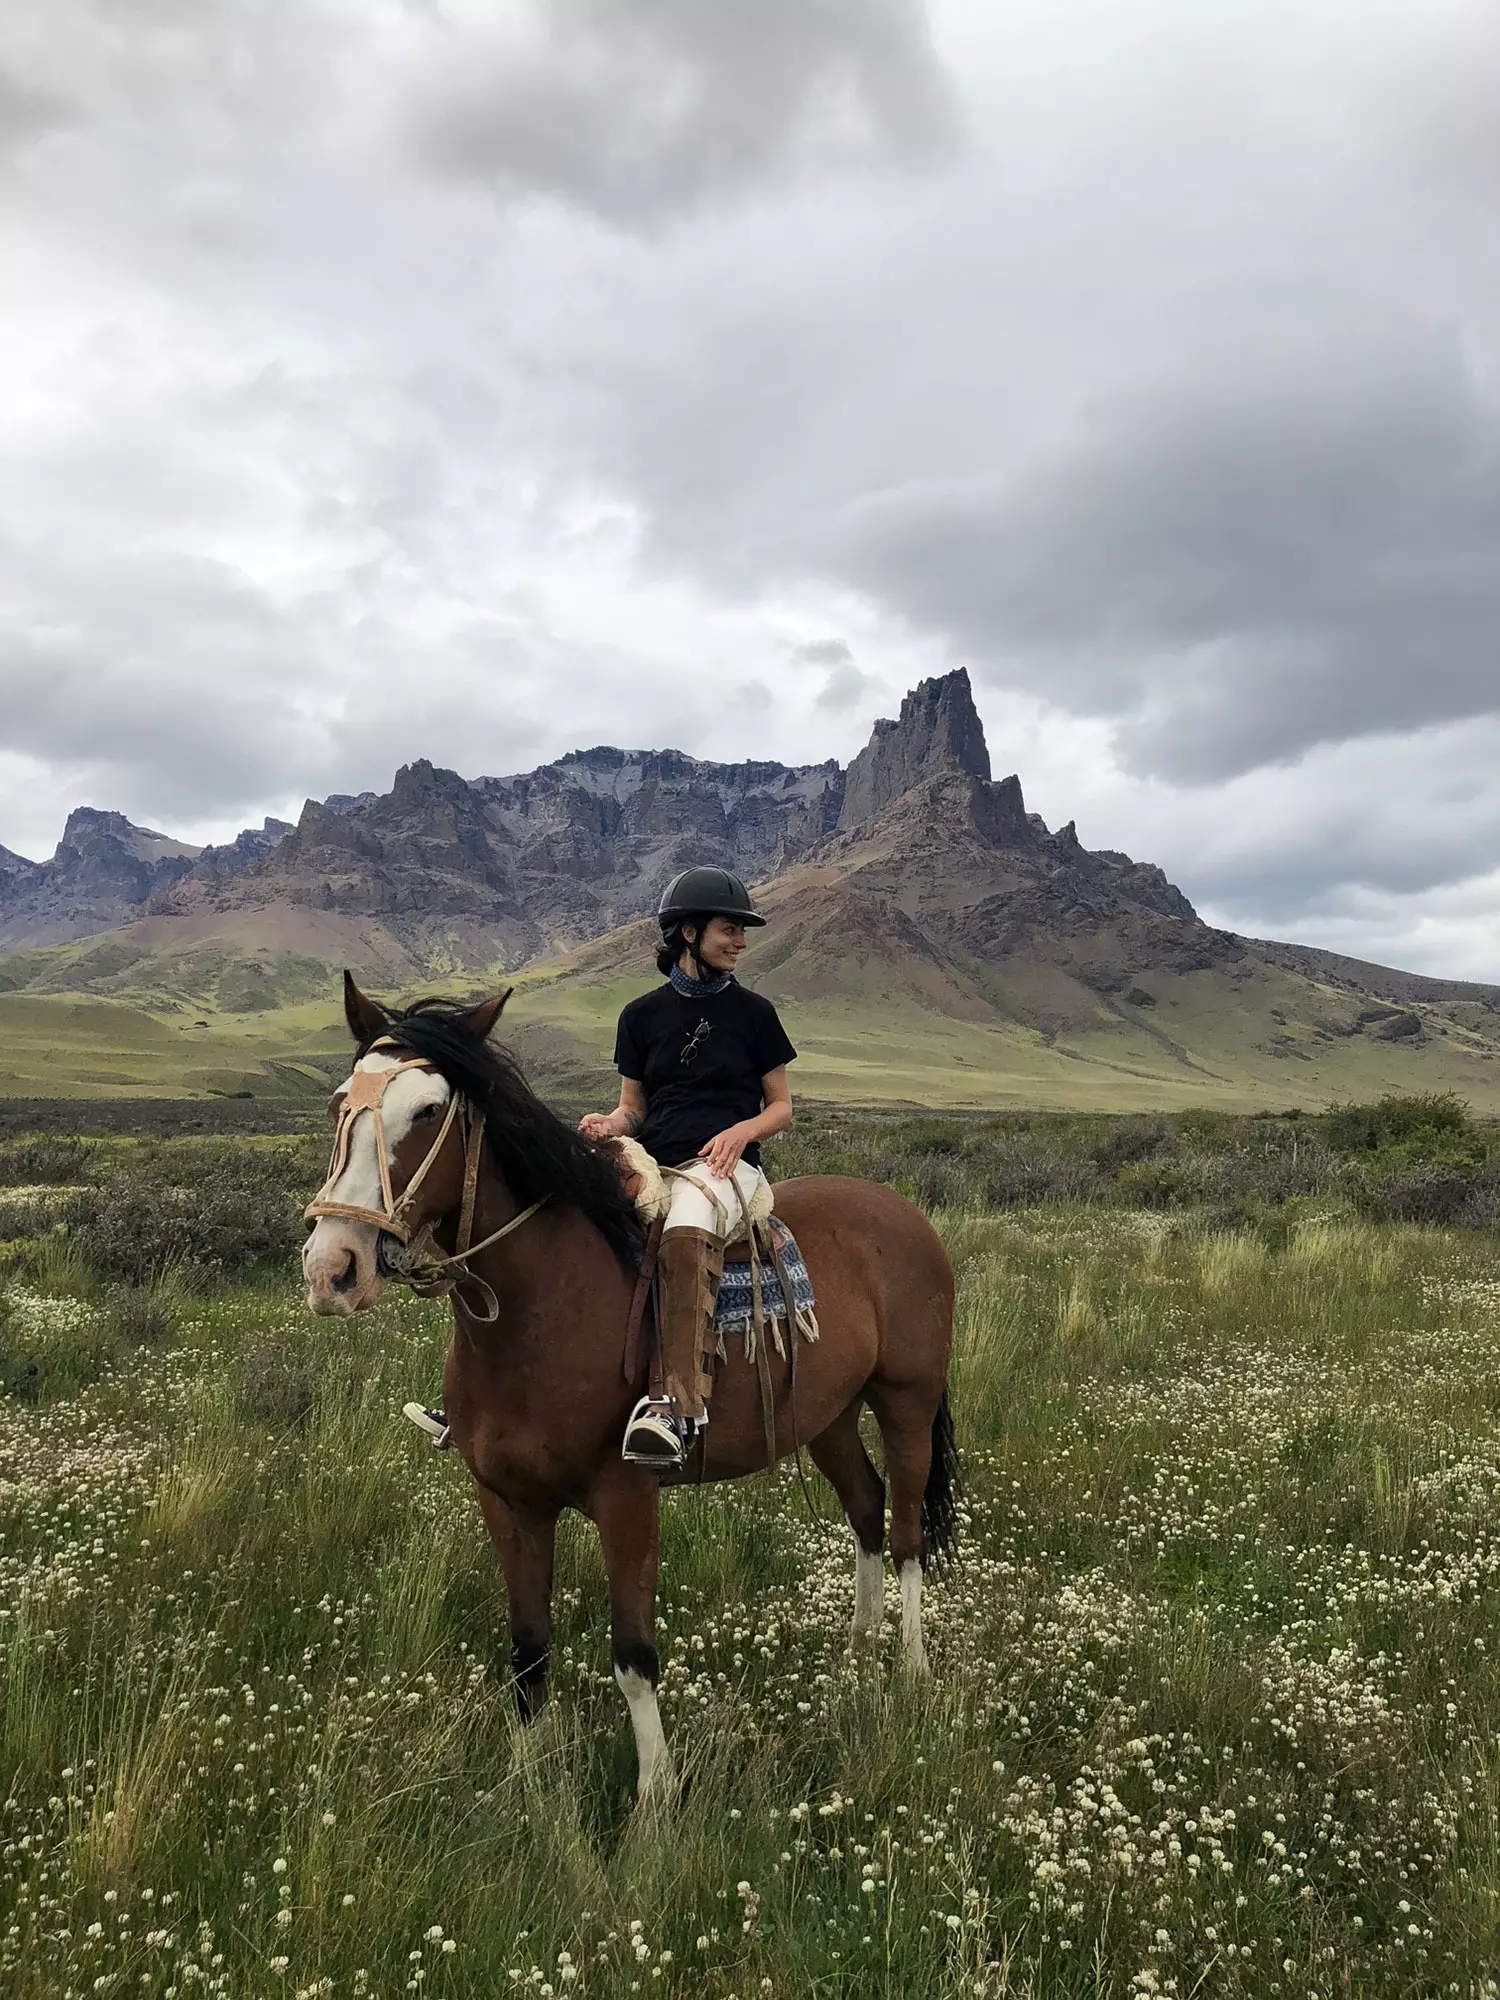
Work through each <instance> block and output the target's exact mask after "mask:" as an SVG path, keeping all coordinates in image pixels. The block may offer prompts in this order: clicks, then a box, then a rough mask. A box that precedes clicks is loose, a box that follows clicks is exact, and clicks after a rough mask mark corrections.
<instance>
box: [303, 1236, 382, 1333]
mask: <svg viewBox="0 0 1500 2000" xmlns="http://www.w3.org/2000/svg"><path fill="white" fill-rule="evenodd" d="M374 1234H375V1232H374V1231H373V1230H371V1229H369V1228H368V1227H367V1226H364V1225H350V1224H347V1223H344V1224H340V1223H338V1222H334V1221H323V1222H320V1223H319V1224H318V1226H317V1227H316V1228H315V1229H314V1230H313V1232H312V1234H311V1236H309V1237H308V1239H307V1241H306V1243H305V1244H304V1245H303V1246H302V1275H303V1277H304V1278H305V1279H306V1280H307V1304H308V1308H309V1310H310V1311H312V1312H315V1313H317V1314H318V1315H319V1316H320V1317H324V1318H329V1317H338V1318H344V1317H347V1316H348V1315H349V1314H351V1313H357V1312H364V1311H365V1310H366V1309H367V1308H368V1307H370V1306H373V1305H374V1304H375V1302H376V1300H377V1299H378V1298H379V1297H380V1294H381V1293H382V1292H383V1291H384V1289H385V1279H386V1275H387V1274H386V1273H385V1272H384V1271H383V1270H382V1268H381V1257H380V1246H379V1244H378V1243H376V1242H374V1241H372V1240H371V1239H372V1238H373V1236H374Z"/></svg>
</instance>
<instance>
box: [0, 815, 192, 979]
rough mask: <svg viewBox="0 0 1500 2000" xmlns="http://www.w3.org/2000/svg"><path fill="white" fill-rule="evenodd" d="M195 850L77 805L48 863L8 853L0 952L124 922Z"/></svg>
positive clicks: (183, 869) (0, 904) (1, 872)
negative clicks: (4, 949)
mask: <svg viewBox="0 0 1500 2000" xmlns="http://www.w3.org/2000/svg"><path fill="white" fill-rule="evenodd" d="M200 851H201V850H200V849H198V848H196V847H192V846H190V845H189V844H188V843H187V842H186V841H181V840H174V839H173V838H172V836H171V835H170V834H166V833H156V832H153V830H152V829H151V828H150V827H145V826H134V825H132V823H131V822H130V821H129V820H128V819H127V818H126V817H125V815H124V813H117V812H96V811H95V810H94V809H93V807H92V806H79V807H78V809H77V811H75V812H72V813H69V815H68V823H67V825H66V826H65V827H64V828H63V836H62V839H61V840H60V841H59V842H58V843H57V851H56V853H55V854H54V855H53V856H52V859H51V860H50V861H42V862H33V861H26V860H24V859H23V858H22V857H21V856H20V855H13V854H7V856H6V863H5V864H3V865H0V947H9V948H14V947H16V946H18V945H38V944H57V943H62V942H66V941H67V940H69V939H72V938H80V937H88V936H90V935H91V934H92V933H93V932H95V931H102V930H109V929H112V928H114V927H115V926H117V925H119V924H125V923H129V922H130V921H131V920H132V918H134V917H137V916H139V915H140V913H141V910H142V908H143V907H144V905H145V904H146V902H147V901H148V900H149V898H150V897H151V896H152V894H153V893H154V892H155V891H156V890H157V889H159V888H161V887H162V886H163V885H164V884H165V883H168V882H172V881H175V880H176V879H177V878H178V877H179V876H181V875H184V874H186V873H187V871H188V870H189V869H190V868H191V867H192V866H193V864H194V862H195V861H197V859H198V858H199V854H200Z"/></svg>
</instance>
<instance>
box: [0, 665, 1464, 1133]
mask: <svg viewBox="0 0 1500 2000" xmlns="http://www.w3.org/2000/svg"><path fill="white" fill-rule="evenodd" d="M990 768H991V767H990V758H989V751H988V747H987V745H986V742H985V736H984V730H983V726H982V724H981V722H980V718H979V715H978V712H977V710H976V709H975V706H974V701H973V696H972V691H971V689H970V686H969V680H968V676H967V674H965V673H964V672H962V671H959V672H956V673H952V674H947V675H944V676H942V677H940V678H936V679H933V680H929V681H924V682H923V683H922V684H921V685H920V686H919V687H917V688H915V689H913V690H912V692H911V693H910V694H909V695H907V697H906V698H905V700H904V701H903V702H902V704H901V710H900V713H899V715H898V716H897V717H896V718H894V719H893V720H888V721H881V722H878V723H877V724H876V725H875V728H874V731H873V733H872V735H871V738H870V741H869V743H868V744H867V745H866V747H865V748H864V749H863V750H862V751H861V752H860V753H859V755H858V756H856V757H855V758H854V760H853V762H852V763H851V764H850V766H849V768H848V770H847V772H846V771H844V770H843V769H841V768H840V766H839V765H838V764H836V763H832V762H829V763H825V764H816V765H807V766H799V767H789V766H786V765H782V764H776V763H769V762H766V763H745V764H718V763H712V762H709V761H707V760H702V759H697V758H693V757H689V756H686V755H684V754H683V753H681V752H679V751H674V750H662V751H626V750H618V749H611V748H604V747H601V748H596V749H592V750H583V751H577V752H574V753H572V754H570V755H569V756H566V757H562V758H559V759H558V760H557V761H556V762H554V763H551V764H546V765H543V766H540V767H539V768H538V769H536V770H534V771H530V772H527V773H524V774H522V775H519V776H514V777H509V778H493V777H478V778H464V777H461V776H460V775H459V774H458V773H457V772H454V771H449V770H444V769H442V768H440V767H437V766H434V765H433V764H431V763H429V762H427V761H426V760H419V761H417V762H415V763H412V764H409V765H406V766H404V767H403V768H402V769H401V770H400V771H399V772H398V773H397V774H396V778H395V782H394V784H393V785H392V787H391V789H390V790H389V791H388V792H383V793H369V792H366V793H361V794H359V795H356V796H342V795H341V796H337V797H334V798H331V799H328V800H325V801H323V802H321V803H319V802H317V801H312V800H310V801H309V802H308V803H307V805H306V806H305V807H304V808H303V811H302V813H301V815H300V817H299V819H298V822H297V824H296V825H295V826H294V827H288V826H287V825H286V824H285V823H283V822H279V821H268V822H267V823H266V824H265V826H264V827H262V828H258V829H255V830H254V831H249V832H246V833H244V834H242V835H241V836H240V837H239V838H238V839H237V840H236V841H234V842H232V843H228V844H226V845H225V846H223V847H219V848H213V849H205V850H204V851H203V852H201V853H199V852H197V851H196V850H194V849H192V848H190V847H187V846H185V845H184V844H182V843H179V842H172V841H170V840H169V839H168V838H167V837H166V836H164V835H160V834H154V833H151V832H149V831H147V830H144V829H141V828H136V827H133V826H131V825H130V823H129V822H128V821H127V820H125V819H124V818H123V817H122V816H121V815H119V814H105V813H96V812H90V811H82V812H79V813H75V814H74V815H73V817H72V818H71V819H70V820H69V823H68V829H67V831H66V833H65V835H64V838H63V841H62V842H61V843H60V844H59V848H58V852H57V854H56V855H55V856H54V857H53V859H52V860H51V861H50V862H46V863H40V864H35V863H28V862H25V861H22V860H20V859H19V857H11V858H10V865H8V866H6V865H5V864H4V863H0V941H5V940H8V941H10V942H12V943H16V944H20V943H27V944H31V945H39V944H49V945H50V947H51V948H50V949H33V950H29V951H24V952H19V953H14V952H13V953H12V955H11V956H10V957H9V958H8V959H6V960H4V961H3V962H0V993H3V992H5V991H9V992H11V993H12V994H19V993H22V992H26V993H30V994H36V995H45V994H58V995H65V994H77V993H80V992H82V993H86V994H90V995H95V996H105V997H108V998H111V999H117V1000H125V1001H130V1002H133V1003H136V1004H139V1005H144V1006H146V1007H148V1008H150V1009H154V1010H161V1009H164V1010H167V1011H169V1012H170V1011H173V1010H175V1011H176V1012H177V1013H179V1014H180V1015H182V1016H184V1017H185V1018H192V1017H198V1016H204V1015H211V1016H214V1017H215V1018H220V1019H226V1020H227V1019H228V1018H231V1017H233V1018H244V1017H247V1016H252V1015H255V1014H257V1013H260V1014H267V1015H270V1014H275V1013H276V1012H277V1010H284V1009H294V1008H298V1007H308V1008H311V1009H314V1010H316V1009H317V1008H319V1007H320V1006H322V1004H323V1002H324V999H325V996H326V994H327V993H328V992H329V991H331V990H332V987H331V981H332V980H333V978H334V977H335V974H336V969H337V967H338V966H339V965H340V964H346V963H347V964H350V965H353V966H356V967H357V968H359V970H360V971H361V973H362V974H363V975H364V976H366V977H367V978H368V979H370V980H371V981H373V982H374V983H375V984H376V985H378V986H381V987H384V988H385V989H388V990H393V991H406V992H411V991H412V990H414V989H417V988H420V987H421V986H423V985H432V984H435V983H438V982H442V981H450V980H451V981H455V982H459V983H464V982H468V983H477V982H478V981H479V980H480V979H482V978H492V977H496V976H499V975H501V974H504V975H505V976H507V977H513V976H514V975H515V974H516V973H517V972H518V971H522V972H523V980H522V993H521V996H520V998H519V1000H518V1002H517V1006H516V1008H515V1009H513V1010H512V1015H509V1016H507V1018H508V1019H511V1018H513V1017H514V1018H515V1019H516V1020H517V1021H518V1022H519V1023H520V1024H521V1025H522V1026H523V1027H526V1026H527V1020H526V1010H527V1009H528V1008H531V1007H533V1006H535V1008H536V1009H537V1010H538V1011H536V1012H535V1014H534V1017H533V1018H532V1019H531V1021H530V1024H529V1032H531V1033H533V1035H534V1036H539V1037H541V1040H540V1041H537V1042H536V1047H537V1048H541V1049H543V1050H544V1052H545V1054H546V1059H547V1061H548V1062H549V1063H550V1062H551V1061H552V1059H553V1057H554V1056H556V1057H557V1058H558V1060H559V1061H561V1062H562V1063H563V1065H564V1067H566V1066H567V1065H568V1064H572V1065H574V1066H575V1067H576V1065H577V1064H578V1063H580V1062H583V1063H592V1062H596V1061H597V1060H599V1055H600V1050H601V1047H602V1041H601V1038H604V1037H605V1035H606V1029H607V1025H608V1020H609V1019H612V1013H611V1009H612V1008H613V1007H614V1006H615V1005H616V1004H617V995H618V993H619V992H620V991H621V990H625V989H626V988H627V986H628V983H629V982H632V981H636V980H639V979H640V978H641V977H642V976H649V966H650V945H651V936H652V927H651V924H650V921H649V913H650V912H651V911H652V910H653V908H654V906H655V902H656V898H657V895H658V894H659V892H660V889H661V887H662V885H663V883H664V882H665V881H666V880H667V878H668V877H669V876H670V875H671V874H672V873H673V872H674V871H675V870H676V869H677V868H679V867H682V866H684V865H686V864H687V863H689V862H691V861H703V860H706V861H721V862H725V863H732V864H733V865H735V866H736V867H737V868H739V869H740V870H741V872H743V873H744V874H745V875H747V876H748V877H749V878H750V879H751V880H752V881H753V882H755V883H757V885H758V888H757V894H758V895H759V896H760V898H761V899H762V903H763V907H764V908H766V910H767V911H768V913H769V914H770V915H771V916H772V918H773V923H772V926H771V929H770V930H769V932H767V933H766V934H765V936H763V937H760V938H758V939H757V941H756V947H755V951H754V953H753V955H752V971H751V977H752V981H753V983H755V984H757V985H760V986H761V987H762V988H763V990H765V991H767V992H768V993H771V994H772V995H773V996H774V997H776V998H777V999H778V1000H779V1001H784V1002H786V1003H787V1004H788V1005H789V1006H792V1007H794V1008H795V1009H796V1010H797V1015H798V1018H799V1019H801V1020H802V1021H803V1022H812V1023H814V1024H815V1026H816V1031H817V1033H818V1034H819V1035H821V1036H823V1037H824V1042H825V1058H826V1061H827V1062H828V1063H829V1064H830V1065H831V1067H830V1068H829V1069H828V1071H827V1076H826V1078H825V1087H828V1088H834V1089H844V1088H849V1087H852V1086H851V1085H850V1082H849V1080H850V1079H851V1078H853V1077H856V1076H861V1075H866V1074H872V1075H874V1074H879V1075H886V1074H887V1073H889V1074H896V1073H900V1074H901V1075H903V1076H909V1077H910V1082H909V1084H908V1085H906V1086H904V1087H903V1089H901V1090H898V1091H896V1092H895V1093H894V1094H898V1095H901V1094H905V1095H910V1096H912V1097H913V1098H915V1099H918V1100H919V1101H926V1100H927V1099H928V1098H930V1099H931V1100H932V1101H934V1102H938V1101H949V1100H950V1099H951V1094H952V1092H953V1090H954V1088H955V1083H954V1079H955V1076H957V1075H959V1073H960V1072H962V1071H963V1070H964V1069H965V1068H968V1069H972V1070H973V1071H974V1072H975V1073H976V1074H983V1075H985V1076H987V1077H988V1078H989V1079H990V1081H989V1082H988V1083H987V1084H986V1086H985V1088H986V1089H989V1090H991V1091H993V1090H996V1089H998V1090H1000V1091H1001V1092H1002V1097H1003V1093H1004V1090H1005V1089H1008V1088H1009V1087H1010V1086H1009V1084H1007V1083H1006V1081H1005V1079H1006V1078H1008V1077H1011V1076H1012V1075H1014V1076H1017V1077H1031V1078H1032V1079H1033V1083H1032V1084H1031V1085H1028V1086H1027V1088H1028V1089H1030V1088H1034V1089H1037V1090H1040V1089H1041V1088H1042V1084H1041V1083H1040V1082H1037V1081H1036V1079H1039V1078H1044V1077H1050V1078H1051V1079H1052V1081H1051V1082H1050V1083H1048V1084H1047V1085H1046V1089H1047V1091H1049V1092H1050V1093H1051V1099H1050V1100H1049V1101H1074V1098H1070V1096H1069V1094H1068V1093H1069V1092H1072V1093H1074V1096H1075V1097H1078V1098H1081V1099H1082V1101H1096V1098H1091V1097H1089V1095H1088V1093H1089V1092H1094V1093H1096V1097H1097V1094H1098V1093H1099V1092H1101V1091H1102V1092H1103V1096H1102V1097H1100V1098H1097V1101H1140V1102H1160V1101H1177V1099H1178V1098H1181V1099H1182V1101H1200V1100H1201V1097H1202V1094H1203V1093H1208V1094H1210V1095H1212V1094H1214V1093H1217V1094H1218V1097H1217V1101H1225V1098H1226V1096H1227V1095H1232V1094H1233V1093H1234V1092H1241V1093H1242V1092H1243V1091H1244V1090H1246V1089H1250V1088H1252V1087H1253V1088H1254V1089H1255V1090H1256V1091H1259V1092H1261V1093H1263V1094H1264V1095H1265V1096H1266V1097H1267V1098H1268V1099H1269V1100H1271V1101H1274V1100H1276V1099H1278V1098H1285V1099H1288V1100H1290V1101H1302V1100H1303V1099H1304V1098H1305V1099H1306V1100H1307V1101H1326V1098H1327V1097H1328V1096H1331V1095H1334V1094H1338V1093H1339V1092H1341V1091H1347V1092H1357V1091H1363V1090H1367V1089H1380V1088H1386V1087H1403V1085H1405V1086H1407V1087H1412V1088H1427V1087H1435V1088H1446V1087H1456V1088H1461V1089H1464V1090H1466V1091H1469V1092H1471V1093H1472V1094H1475V1095H1476V1096H1478V1097H1480V1098H1481V1099H1482V1098H1483V1096H1484V1093H1485V1092H1486V1091H1489V1092H1496V1091H1500V1073H1497V1070H1495V1069H1488V1068H1486V1067H1484V1066H1485V1065H1489V1064H1495V1065H1500V989H1496V988H1487V987H1481V986H1465V985H1462V984H1461V983H1459V982H1452V981H1439V980H1430V979H1423V978H1421V977H1419V976H1418V975H1415V974H1410V973H1400V972H1394V971H1390V970H1388V969H1386V968H1382V967H1374V966H1363V965H1360V964H1359V963H1358V962H1357V961H1354V960H1348V959H1339V958H1336V957H1334V956H1333V955H1332V954H1327V953H1319V952H1315V951H1311V950H1309V949H1308V948H1306V947H1294V946H1289V945H1275V944H1268V943H1263V942H1260V941H1257V940H1254V939H1248V938H1241V937H1236V936H1234V935H1232V934H1230V933H1228V932H1225V931H1220V930H1216V929H1214V928H1213V927H1212V926H1210V925H1208V924H1205V923H1204V922H1203V921H1202V920H1201V919H1200V918H1199V916H1198V914H1197V912H1196V911H1195V910H1194V908H1193V906H1192V904H1191V903H1190V902H1189V901H1188V899H1187V897H1186V896H1185V895H1184V894H1183V893H1182V891H1181V890H1180V889H1178V888H1177V887H1176V886H1175V885H1174V884H1173V883H1171V882H1170V881H1168V879H1167V878H1166V876H1165V875H1164V874H1163V873H1162V871H1161V870H1160V869H1159V868H1157V867H1155V866H1153V865H1152V864H1150V863H1148V862H1140V861H1136V860H1133V859H1132V858H1131V857H1130V856H1129V855H1127V854H1122V853H1118V852H1115V851H1113V850H1107V849H1094V850H1091V849H1088V848H1086V847H1084V845H1083V844H1082V842H1081V841H1080V840H1079V837H1078V833H1077V830H1076V828H1075V827H1074V825H1073V824H1072V823H1071V822H1070V823H1068V824H1067V825H1065V826H1062V827H1060V828H1058V829H1057V830H1056V831H1054V830H1053V829H1051V828H1050V827H1049V826H1048V825H1047V824H1046V823H1045V821H1044V820H1043V819H1042V818H1041V817H1040V816H1039V815H1038V814H1036V813H1033V812H1030V811H1028V810H1027V807H1026V802H1025V798H1024V796H1023V793H1022V789H1021V782H1020V779H1019V777H1017V776H1016V775H1014V774H1011V775H1009V776H1007V777H1004V778H1001V779H999V780H996V779H994V778H992V777H991V775H990ZM601 1022H602V1023H604V1026H601ZM819 1024H820V1025H819ZM194 1025H195V1026H198V1027H200V1028H201V1026H202V1025H203V1023H202V1021H201V1020H195V1022H194ZM955 1037H956V1038H957V1039H956V1040H955ZM964 1037H968V1038H969V1039H968V1041H967V1042H966V1041H964ZM922 1049H929V1050H930V1049H936V1050H937V1051H938V1052H939V1053H938V1055H937V1056H935V1057H933V1058H932V1060H931V1061H930V1062H929V1061H928V1058H927V1057H926V1056H923V1057H922V1059H921V1061H918V1060H917V1058H916V1056H915V1055H914V1053H913V1052H914V1051H919V1050H922ZM964 1049H967V1050H968V1051H969V1052H968V1053H964V1052H963V1050H964ZM569 1050H571V1051H572V1053H571V1055H569V1054H568V1051H569ZM913 1064H915V1067H913ZM924 1065H925V1067H924ZM1101 1079H1103V1082H1102V1083H1101ZM1016 1088H1017V1089H1020V1088H1021V1086H1020V1085H1019V1084H1018V1085H1017V1086H1016ZM1132 1093H1134V1095H1133V1096H1132ZM874 1094H876V1095H879V1094H881V1093H880V1090H879V1089H875V1090H874ZM959 1101H969V1100H959ZM976 1101H977V1100H976Z"/></svg>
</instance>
